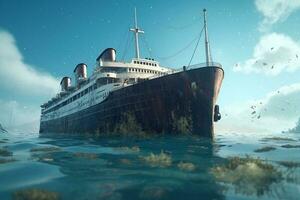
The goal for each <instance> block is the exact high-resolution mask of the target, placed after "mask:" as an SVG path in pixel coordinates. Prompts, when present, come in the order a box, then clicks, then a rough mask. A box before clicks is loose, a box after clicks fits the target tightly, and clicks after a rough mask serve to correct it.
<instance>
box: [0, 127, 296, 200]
mask: <svg viewBox="0 0 300 200" xmlns="http://www.w3.org/2000/svg"><path fill="white" fill-rule="evenodd" d="M25 135H26V139H24V134H22V135H0V163H1V164H0V177H1V179H0V186H1V187H0V199H51V200H52V199H53V200H54V199H114V200H115V199H299V195H300V189H299V188H300V153H299V152H300V137H299V134H298V135H297V134H292V133H291V134H281V135H278V134H277V135H276V136H274V135H260V136H258V137H255V139H254V138H253V137H251V136H250V135H242V134H230V135H228V134H226V135H219V134H218V135H217V136H216V138H215V140H210V139H203V138H199V137H194V136H184V137H181V136H180V137H170V136H169V137H168V136H165V137H153V138H137V139H133V138H93V137H88V138H84V137H70V136H64V135H62V136H57V137H54V138H53V137H52V138H49V137H38V135H27V134H25Z"/></svg>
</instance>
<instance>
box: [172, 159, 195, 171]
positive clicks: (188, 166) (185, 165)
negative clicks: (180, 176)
mask: <svg viewBox="0 0 300 200" xmlns="http://www.w3.org/2000/svg"><path fill="white" fill-rule="evenodd" d="M177 167H178V168H179V169H180V170H183V171H195V169H196V166H195V165H194V164H193V163H190V162H182V161H180V163H178V164H177Z"/></svg>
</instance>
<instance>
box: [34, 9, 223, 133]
mask: <svg viewBox="0 0 300 200" xmlns="http://www.w3.org/2000/svg"><path fill="white" fill-rule="evenodd" d="M203 11H204V26H203V29H202V31H204V33H205V54H206V62H205V63H203V64H197V65H191V66H183V67H182V68H181V69H179V70H178V69H177V70H175V69H173V68H168V67H163V66H161V65H160V64H159V62H157V61H156V60H154V59H150V58H145V59H144V58H141V57H140V52H139V34H141V33H144V31H143V30H141V29H140V28H139V27H138V25H137V17H136V12H135V23H134V25H135V26H134V28H132V29H130V31H132V32H133V33H134V36H135V58H133V59H132V60H131V61H130V62H123V61H118V60H117V59H116V50H115V49H113V48H107V49H105V50H104V51H103V52H102V53H101V54H100V55H99V57H98V58H97V59H96V67H95V69H94V70H93V73H92V74H91V75H90V76H89V77H88V76H87V65H86V64H84V63H80V64H78V65H77V66H76V67H75V69H74V75H75V84H74V85H72V84H71V78H70V77H63V78H62V80H61V82H60V85H61V92H59V93H58V94H57V95H56V96H55V97H53V98H52V99H51V100H49V101H48V102H47V103H45V104H43V105H41V108H42V110H41V120H40V134H44V133H80V134H85V133H89V134H100V135H101V134H120V133H125V134H126V133H128V134H131V133H139V132H143V133H150V134H176V133H185V134H195V135H200V136H205V137H213V134H214V122H216V121H218V120H219V119H220V118H221V115H220V113H219V106H218V105H216V100H217V97H218V94H219V91H220V87H221V84H222V80H223V77H224V71H223V69H222V66H221V64H219V63H215V62H212V59H211V54H210V46H209V40H208V32H207V22H206V10H205V9H204V10H203ZM202 31H201V33H202ZM200 37H201V36H200Z"/></svg>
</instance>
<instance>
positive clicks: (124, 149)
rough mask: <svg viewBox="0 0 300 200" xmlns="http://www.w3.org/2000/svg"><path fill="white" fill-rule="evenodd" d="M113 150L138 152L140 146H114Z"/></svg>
mask: <svg viewBox="0 0 300 200" xmlns="http://www.w3.org/2000/svg"><path fill="white" fill-rule="evenodd" d="M115 150H119V151H124V152H128V153H138V152H140V148H139V147H138V146H133V147H126V146H124V147H115Z"/></svg>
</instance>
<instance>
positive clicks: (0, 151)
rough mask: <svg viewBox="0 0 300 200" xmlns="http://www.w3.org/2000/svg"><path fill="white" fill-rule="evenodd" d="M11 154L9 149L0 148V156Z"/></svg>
mask: <svg viewBox="0 0 300 200" xmlns="http://www.w3.org/2000/svg"><path fill="white" fill-rule="evenodd" d="M12 155H13V153H12V152H11V151H8V150H7V149H0V156H3V157H8V156H12Z"/></svg>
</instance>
